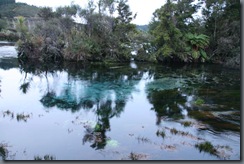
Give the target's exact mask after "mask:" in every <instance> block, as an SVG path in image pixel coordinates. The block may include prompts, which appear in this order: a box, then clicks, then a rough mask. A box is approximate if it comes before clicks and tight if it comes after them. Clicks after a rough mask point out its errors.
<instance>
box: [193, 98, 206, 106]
mask: <svg viewBox="0 0 244 164" xmlns="http://www.w3.org/2000/svg"><path fill="white" fill-rule="evenodd" d="M204 103H205V101H204V100H203V99H201V98H198V99H197V100H196V101H195V102H194V104H195V105H202V104H204Z"/></svg>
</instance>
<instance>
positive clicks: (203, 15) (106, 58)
mask: <svg viewBox="0 0 244 164" xmlns="http://www.w3.org/2000/svg"><path fill="white" fill-rule="evenodd" d="M7 5H19V6H21V5H24V4H18V3H15V4H7ZM3 6H6V5H1V6H0V8H1V7H3ZM10 8H11V7H9V9H10ZM32 8H33V6H32ZM7 9H8V8H6V9H5V8H4V10H2V9H1V10H0V11H1V12H0V30H1V31H4V30H5V29H6V28H7V27H5V26H4V25H6V24H4V23H3V21H6V20H5V19H7V18H6V17H7V16H6V15H5V14H4V13H5V12H8V11H7ZM33 9H34V8H33ZM10 10H11V9H10ZM15 10H17V9H14V11H15ZM26 11H28V12H27V13H31V16H30V17H35V18H36V19H37V20H39V21H36V23H35V27H34V28H28V25H27V23H26V22H27V20H28V17H29V16H28V15H25V14H24V13H21V12H19V14H18V16H16V15H14V14H13V15H11V17H15V21H16V28H15V30H16V34H17V36H18V42H17V50H18V54H19V55H18V57H19V58H20V59H22V60H28V59H38V60H40V61H45V62H47V61H49V62H50V61H51V62H54V61H62V60H71V61H84V62H85V61H101V62H105V63H106V62H128V61H130V60H132V59H133V60H135V61H140V62H159V63H161V62H162V63H163V62H170V63H176V62H177V63H178V62H183V63H200V62H214V63H222V64H225V65H227V66H232V67H237V68H239V67H240V41H241V39H240V36H241V29H240V12H241V5H240V1H233V0H214V1H213V0H204V1H203V0H199V1H195V0H167V2H166V3H165V4H164V5H163V6H159V8H158V9H157V10H156V11H155V12H154V13H153V18H152V20H151V22H150V23H149V25H148V26H138V25H135V24H133V23H132V20H133V19H135V18H136V14H134V13H132V12H131V10H130V6H129V5H128V2H127V0H98V1H94V0H89V1H88V4H87V6H86V7H85V8H82V7H81V6H79V5H77V4H74V3H71V4H70V6H64V7H58V8H57V9H56V10H55V11H54V10H53V9H52V8H50V7H43V8H38V10H35V11H36V12H37V13H35V12H33V11H32V10H29V9H27V8H26ZM75 20H79V22H77V21H75ZM0 37H1V36H0Z"/></svg>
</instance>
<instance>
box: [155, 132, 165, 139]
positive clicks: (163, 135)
mask: <svg viewBox="0 0 244 164" xmlns="http://www.w3.org/2000/svg"><path fill="white" fill-rule="evenodd" d="M156 135H157V136H161V137H163V138H164V137H165V132H164V131H159V130H158V131H157V132H156Z"/></svg>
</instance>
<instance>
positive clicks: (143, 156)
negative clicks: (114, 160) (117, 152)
mask: <svg viewBox="0 0 244 164" xmlns="http://www.w3.org/2000/svg"><path fill="white" fill-rule="evenodd" d="M147 157H148V155H146V154H137V153H133V152H131V153H130V155H129V156H128V158H129V159H130V160H142V159H146V158H147Z"/></svg>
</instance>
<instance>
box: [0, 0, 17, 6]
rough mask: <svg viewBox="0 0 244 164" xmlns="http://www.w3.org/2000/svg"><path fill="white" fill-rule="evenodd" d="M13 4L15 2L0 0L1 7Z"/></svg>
mask: <svg viewBox="0 0 244 164" xmlns="http://www.w3.org/2000/svg"><path fill="white" fill-rule="evenodd" d="M13 3H15V0H0V6H1V5H6V4H13Z"/></svg>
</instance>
